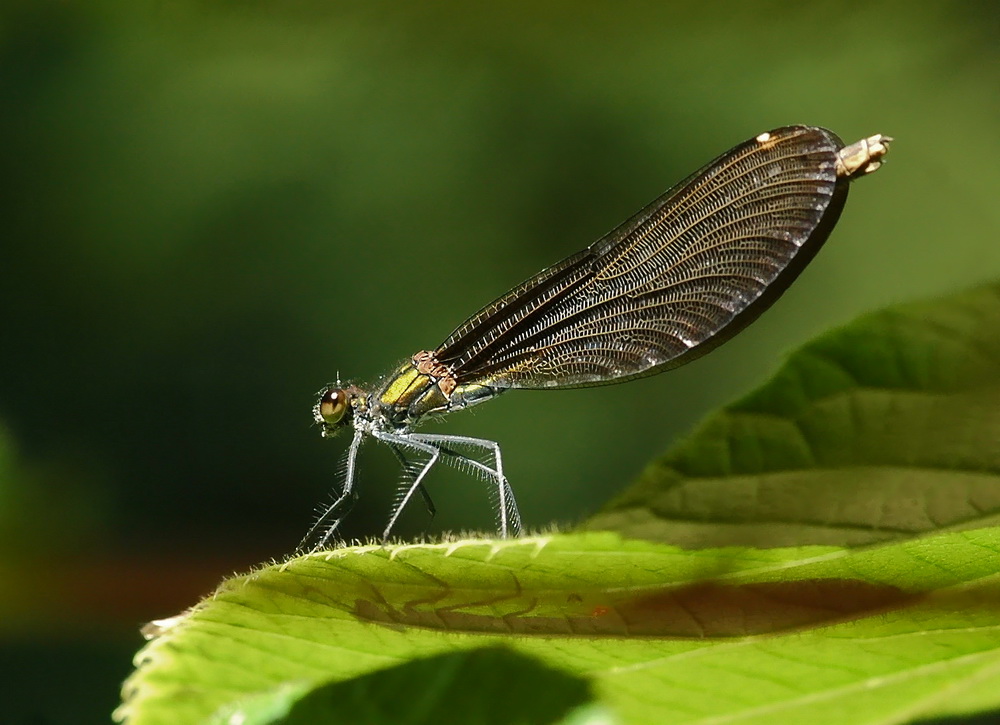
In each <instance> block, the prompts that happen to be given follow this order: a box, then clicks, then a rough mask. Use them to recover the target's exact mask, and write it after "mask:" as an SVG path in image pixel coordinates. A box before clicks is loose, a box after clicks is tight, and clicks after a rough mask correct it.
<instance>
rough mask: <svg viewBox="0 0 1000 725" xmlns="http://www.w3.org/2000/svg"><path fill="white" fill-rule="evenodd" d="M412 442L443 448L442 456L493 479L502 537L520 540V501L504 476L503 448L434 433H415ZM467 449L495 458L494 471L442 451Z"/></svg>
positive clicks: (483, 442) (487, 441)
mask: <svg viewBox="0 0 1000 725" xmlns="http://www.w3.org/2000/svg"><path fill="white" fill-rule="evenodd" d="M410 438H411V439H415V440H418V441H422V442H424V443H428V444H430V445H433V446H435V447H437V448H440V449H441V450H442V452H443V453H446V454H447V455H449V456H452V457H455V458H460V459H464V461H465V462H467V463H468V464H469V465H471V466H472V467H473V468H475V469H477V470H479V471H482V472H483V473H485V474H486V475H487V476H488V477H490V478H492V479H493V480H494V481H495V482H496V485H497V499H498V508H499V510H498V511H497V516H498V518H499V524H500V537H501V538H503V539H506V538H507V536H508V535H510V536H517V535H518V534H519V533H520V532H521V514H520V512H519V511H518V509H517V501H516V500H515V499H514V491H513V489H511V487H510V483H508V481H507V477H506V476H504V474H503V458H502V457H501V455H500V444H499V443H497V442H496V441H491V440H487V439H485V438H471V437H469V436H457V435H441V434H434V433H413V434H411V435H410ZM448 444H451V445H460V446H461V445H465V446H471V447H473V448H480V449H482V450H485V451H489V452H491V453H492V454H493V464H494V468H490V467H489V466H486V465H483V464H482V463H480V462H479V461H477V460H475V459H472V458H469V457H468V456H463V455H462V454H460V453H457V452H455V451H452V450H449V449H447V448H443V447H442V446H443V445H448Z"/></svg>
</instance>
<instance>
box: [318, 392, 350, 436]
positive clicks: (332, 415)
mask: <svg viewBox="0 0 1000 725" xmlns="http://www.w3.org/2000/svg"><path fill="white" fill-rule="evenodd" d="M359 396H361V391H360V390H359V389H358V388H357V387H355V386H353V385H350V386H348V387H346V388H342V387H340V386H339V385H336V386H335V385H329V386H327V387H325V388H323V390H321V391H320V394H319V400H317V401H316V405H314V406H313V418H314V419H315V420H316V422H317V423H319V424H320V425H321V426H322V427H323V435H324V436H332V435H335V434H336V433H337V432H338V431H339V430H340V429H341V428H343V427H344V426H345V425H346V424H347V423H349V422H350V420H351V416H352V415H353V414H354V408H355V407H356V405H357V402H358V400H359Z"/></svg>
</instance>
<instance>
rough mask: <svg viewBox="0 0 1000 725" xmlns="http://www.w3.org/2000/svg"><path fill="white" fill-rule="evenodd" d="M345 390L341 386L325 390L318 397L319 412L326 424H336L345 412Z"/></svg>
mask: <svg viewBox="0 0 1000 725" xmlns="http://www.w3.org/2000/svg"><path fill="white" fill-rule="evenodd" d="M348 405H349V403H348V401H347V391H345V390H343V389H341V388H335V389H333V390H327V391H326V392H325V393H323V397H321V398H320V399H319V414H320V417H321V418H323V420H324V421H326V424H327V425H337V423H339V422H340V421H341V420H342V419H343V418H344V413H346V412H347V407H348Z"/></svg>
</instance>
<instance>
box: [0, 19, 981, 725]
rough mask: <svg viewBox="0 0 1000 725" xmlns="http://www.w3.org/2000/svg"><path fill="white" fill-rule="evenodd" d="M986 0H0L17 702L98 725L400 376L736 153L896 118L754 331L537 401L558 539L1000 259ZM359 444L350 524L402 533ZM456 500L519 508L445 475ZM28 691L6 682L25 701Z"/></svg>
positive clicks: (515, 472) (471, 416)
mask: <svg viewBox="0 0 1000 725" xmlns="http://www.w3.org/2000/svg"><path fill="white" fill-rule="evenodd" d="M998 39H1000V6H997V5H996V4H995V3H990V2H985V1H983V2H978V3H975V2H964V3H958V2H956V3H941V2H929V3H921V4H915V3H905V2H866V3H845V4H842V5H830V4H822V5H820V4H811V3H800V2H759V3H747V4H743V3H740V4H737V3H719V4H716V3H694V4H692V3H669V2H668V3H632V2H625V3H607V4H592V3H581V2H574V3H547V4H544V5H539V4H538V3H528V2H509V3H502V4H493V5H488V4H480V3H474V4H473V3H470V4H466V5H464V6H455V5H451V4H445V3H434V2H432V3H419V4H416V3H415V4H403V3H388V2H368V3H320V2H309V1H300V2H291V3H283V4H280V7H279V6H277V5H275V6H271V5H270V4H267V3H253V2H248V3H233V2H230V3H199V2H194V1H192V0H177V1H175V2H169V3H166V2H160V3H150V2H135V1H133V2H111V1H110V0H106V1H104V2H88V3H83V2H52V1H49V0H46V1H39V0H30V1H28V0H25V1H23V2H8V3H5V4H4V5H3V8H2V10H0V159H2V171H3V174H2V178H0V183H2V185H3V188H2V194H0V240H2V241H0V249H2V256H0V347H2V353H0V363H2V366H3V367H2V370H0V375H2V381H3V384H2V386H0V426H2V436H0V546H2V547H3V554H4V558H3V562H2V566H3V573H2V586H0V668H2V670H3V671H2V672H0V680H2V681H3V682H4V683H5V690H6V691H7V693H8V695H7V696H6V698H5V699H6V700H7V701H8V703H12V705H10V706H12V707H13V710H12V714H11V718H12V719H11V718H8V717H6V716H2V717H0V719H3V720H4V721H5V722H33V723H48V722H74V723H82V722H105V721H106V720H107V717H108V713H109V712H110V710H111V708H112V707H113V706H114V704H115V702H116V700H117V694H118V693H117V689H118V686H119V683H120V681H121V679H122V678H123V677H124V676H125V675H126V674H127V673H128V671H129V669H130V664H129V657H130V655H131V653H132V652H133V651H134V650H135V649H136V648H137V647H138V646H139V644H140V639H139V637H138V635H137V629H138V627H139V625H140V624H141V623H142V622H144V621H146V620H149V619H151V618H155V617H162V616H167V615H170V614H173V613H175V612H177V611H178V610H180V609H181V608H183V607H185V606H188V605H189V604H192V603H193V602H194V601H196V599H197V597H198V596H199V595H200V594H204V593H207V592H208V591H210V590H211V588H212V587H213V586H214V584H215V583H216V582H217V581H218V580H219V579H220V578H221V577H222V576H224V575H227V574H229V573H231V572H232V571H234V570H242V569H245V568H247V567H248V566H250V565H252V564H254V563H256V562H259V561H262V560H264V559H267V558H269V557H281V556H282V555H284V554H285V553H287V552H289V551H290V550H291V549H292V548H293V547H294V545H295V544H296V542H297V541H298V539H299V537H300V536H301V535H302V534H303V533H304V531H305V529H306V528H307V526H308V524H309V523H310V521H311V517H312V516H313V510H314V508H315V507H316V505H317V504H318V503H319V502H322V501H326V500H328V498H329V496H330V493H329V492H330V490H331V488H332V486H333V485H334V484H335V482H336V479H335V476H334V473H335V470H336V463H337V460H338V458H339V456H340V455H341V453H342V451H343V449H344V445H345V441H343V440H334V441H326V440H322V439H320V438H319V436H318V431H317V430H316V429H315V428H314V427H313V426H312V423H311V419H310V407H311V405H312V403H313V394H314V391H316V390H317V389H318V388H320V387H321V386H322V385H323V384H324V383H326V382H329V381H331V380H334V379H335V378H336V377H337V375H338V372H339V374H340V375H341V376H342V377H343V378H344V379H345V380H354V381H358V382H362V381H369V382H370V381H374V380H377V379H378V377H379V376H380V375H382V374H384V373H385V372H387V371H388V370H390V369H391V368H392V367H393V366H394V365H395V364H396V363H397V361H399V360H401V359H403V358H405V357H408V356H409V355H411V354H412V353H414V352H415V351H417V350H421V349H425V348H433V347H434V346H436V345H437V344H438V343H439V342H441V341H442V340H443V339H444V337H445V336H446V335H447V334H448V333H449V332H450V331H451V329H452V328H453V327H454V326H455V325H457V324H458V323H459V322H461V321H462V320H463V319H464V318H465V317H466V316H468V315H469V314H471V313H473V312H474V311H476V310H477V309H478V308H479V307H480V306H482V305H483V304H485V303H486V302H489V301H490V300H491V299H493V298H494V297H496V296H497V295H499V294H500V293H502V292H504V291H506V290H507V289H508V288H510V287H512V286H514V285H515V284H516V283H519V282H520V281H521V280H522V279H524V278H526V277H527V276H529V275H531V274H533V273H535V272H537V271H538V270H540V269H541V268H542V267H544V266H546V265H548V264H551V263H553V262H555V261H557V260H558V259H560V258H562V257H563V256H565V255H567V254H569V253H571V252H574V251H576V250H578V249H579V248H582V247H583V246H585V245H587V244H589V243H590V242H591V241H593V240H594V239H595V238H597V237H598V236H600V235H601V234H603V233H604V232H606V231H607V230H609V229H610V228H612V227H613V226H615V225H616V224H617V223H618V222H620V221H621V220H622V219H624V218H625V217H627V216H629V215H630V214H631V213H632V212H634V211H635V210H636V209H638V208H639V207H640V206H642V205H643V204H645V203H646V202H647V201H649V200H650V199H651V198H653V197H654V196H656V195H657V194H659V193H660V192H661V191H662V190H663V189H665V188H667V187H669V186H670V185H672V184H673V183H674V182H676V181H677V180H679V179H680V178H682V177H684V176H685V175H687V174H688V173H689V172H691V171H693V170H694V169H696V168H698V167H699V166H701V165H702V164H704V163H706V162H707V161H709V160H710V159H712V158H713V157H715V156H716V155H718V154H719V153H722V152H723V151H725V150H727V149H728V148H729V147H730V146H732V145H734V144H736V143H738V142H740V141H742V140H744V139H746V138H749V137H751V136H754V135H756V134H758V133H760V132H761V131H764V130H767V129H770V128H773V127H776V126H781V125H786V124H790V123H808V124H815V125H823V126H826V127H829V128H831V129H833V130H834V131H836V132H837V133H838V134H840V135H841V136H842V137H843V138H844V140H845V141H847V142H851V141H854V140H856V139H857V138H860V137H862V136H867V135H869V134H873V133H877V132H881V133H887V134H890V135H892V136H894V137H896V139H897V142H896V144H895V146H894V148H893V153H892V155H891V157H890V163H889V165H888V166H886V168H885V169H883V170H882V171H880V172H879V173H878V174H877V175H876V176H875V177H872V178H871V179H865V180H863V181H862V182H860V183H858V184H857V185H856V186H855V188H854V189H853V192H852V195H851V197H852V198H851V200H850V201H849V203H848V205H847V209H846V211H845V214H844V216H843V218H842V220H841V223H840V225H839V227H838V229H837V230H836V231H835V232H834V234H833V235H832V237H831V239H830V241H829V242H828V244H827V246H826V248H825V249H824V250H823V252H822V253H821V254H820V255H819V257H818V258H817V260H816V261H815V262H814V263H813V264H812V265H811V267H810V268H809V269H807V270H806V271H805V273H804V274H803V275H802V277H801V278H800V280H799V282H798V283H797V284H796V285H794V286H793V288H792V289H791V290H790V292H789V293H788V294H787V295H786V296H785V297H784V298H783V299H782V301H781V302H779V303H778V304H777V305H776V306H775V307H774V308H773V309H772V310H771V311H770V312H769V313H768V314H766V315H765V316H764V317H763V318H762V319H761V320H760V322H758V323H757V324H755V325H754V326H753V327H751V328H750V329H749V330H747V331H746V332H744V333H743V334H742V335H741V336H739V337H738V338H737V339H735V340H734V341H733V342H731V343H729V344H727V345H726V346H725V347H723V348H722V349H720V350H718V351H717V352H715V353H713V354H712V355H711V356H709V357H707V358H704V359H702V360H700V361H698V362H696V363H694V364H692V365H690V366H688V367H685V368H682V369H680V370H677V371H675V372H671V373H669V374H667V375H663V376H659V377H654V378H649V379H645V380H640V381H636V382H633V383H630V384H628V385H625V386H617V387H609V388H599V389H591V390H579V391H561V392H540V393H536V392H515V393H511V394H509V395H506V396H504V397H502V398H500V399H499V400H498V401H496V402H493V403H491V404H490V405H487V406H483V407H481V408H477V409H476V410H475V411H470V412H468V413H465V414H462V415H460V416H456V417H454V418H451V419H449V420H447V421H445V422H444V423H443V424H441V425H439V426H436V428H437V430H440V431H442V432H446V431H453V432H459V433H465V434H468V435H476V436H483V437H486V438H491V439H495V440H499V441H501V442H502V444H503V449H504V452H505V463H506V467H507V471H508V475H509V477H510V480H511V482H512V484H513V486H514V488H515V491H516V492H517V495H518V501H519V502H520V505H521V511H522V514H523V516H524V519H525V522H526V524H527V525H528V526H529V527H534V528H538V527H543V526H546V525H548V524H549V523H550V522H553V521H559V522H572V521H575V520H578V519H579V518H581V517H583V516H585V515H587V513H588V512H591V511H593V510H594V509H595V508H596V507H597V506H599V505H600V503H601V502H602V501H604V500H605V499H607V498H608V497H609V496H611V495H612V494H613V493H614V492H616V491H618V490H619V489H620V488H621V487H622V486H624V485H625V484H627V483H628V482H629V480H630V479H632V477H633V476H634V475H635V474H636V473H637V472H638V471H639V470H640V469H641V468H642V466H643V464H644V463H645V462H646V461H648V460H649V459H650V458H652V457H653V456H654V455H656V454H657V453H659V452H661V451H663V450H664V449H665V448H666V447H667V446H668V445H669V444H670V443H671V441H673V440H675V439H676V438H677V437H678V436H679V435H682V434H683V432H684V431H686V430H688V429H689V428H690V427H691V426H692V425H693V424H694V423H695V422H697V421H698V419H700V418H701V417H702V416H704V415H705V414H706V412H708V411H709V410H711V409H712V408H713V407H715V406H718V405H719V404H721V403H724V402H726V401H727V400H730V399H732V398H733V397H734V396H737V395H739V394H740V393H742V392H744V391H746V390H747V389H748V388H750V387H751V386H752V385H754V384H755V383H756V382H759V381H761V380H762V379H764V378H765V377H766V376H767V375H768V374H769V373H770V372H771V371H773V370H774V369H775V367H776V366H777V365H778V364H779V362H780V360H781V358H782V355H783V353H784V352H785V351H787V350H788V349H789V348H791V347H792V346H794V345H796V344H798V343H800V342H802V341H804V340H806V339H807V338H809V337H810V336H811V335H813V334H815V333H817V332H819V331H821V330H823V329H825V328H827V327H829V326H831V325H835V324H838V323H841V322H844V321H846V320H848V319H850V318H851V317H853V316H855V315H857V314H858V313H860V312H863V311H865V310H868V309H871V308H874V307H879V306H882V305H885V304H889V303H892V302H897V301H901V300H907V299H911V298H914V297H919V296H926V295H931V294H936V293H941V292H945V291H948V290H953V289H955V288H958V287H961V286H963V285H968V284H972V283H974V282H977V281H982V280H987V279H995V278H996V277H997V276H998V275H1000V244H998V235H997V231H998V230H1000V204H998V203H997V198H998V195H1000V163H998V161H1000V133H998V131H1000V43H998ZM396 480H397V473H396V467H395V461H394V459H393V458H392V456H391V455H390V454H389V453H388V451H386V450H385V449H382V448H380V447H378V446H374V445H370V446H368V447H367V448H366V449H365V451H364V453H363V462H362V467H361V481H360V485H361V486H362V493H363V497H362V499H361V501H360V502H359V504H358V506H357V508H356V510H355V513H354V515H353V516H352V518H351V519H349V521H348V523H347V526H346V528H345V533H346V534H347V535H349V536H358V537H363V536H369V535H372V534H375V533H376V532H378V531H380V530H381V528H382V525H383V524H384V521H385V516H386V513H387V511H388V506H389V502H390V498H391V495H392V493H393V490H394V484H395V481H396ZM428 483H429V486H430V489H431V492H432V493H433V495H434V498H435V501H436V503H437V505H438V516H437V518H436V519H435V520H434V521H433V522H429V521H428V518H427V516H426V514H425V513H424V512H422V511H421V510H420V507H419V506H414V507H413V510H412V511H411V512H410V515H409V516H407V517H406V518H405V521H404V524H403V526H402V527H401V528H400V529H399V533H400V534H401V535H408V536H412V535H415V534H418V533H420V532H424V531H426V532H428V533H435V532H439V531H442V530H455V529H463V528H470V529H487V530H488V529H489V528H490V527H492V525H493V522H492V514H491V513H490V509H489V506H488V502H487V497H486V495H485V494H484V490H483V488H482V485H481V484H479V483H476V482H475V481H471V480H470V479H468V478H466V477H464V476H462V475H461V474H458V473H456V472H454V471H450V470H445V469H440V470H436V471H435V472H434V474H433V477H432V479H431V480H430V481H429V482H428ZM11 698H13V699H11Z"/></svg>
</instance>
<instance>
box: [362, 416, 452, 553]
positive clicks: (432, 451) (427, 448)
mask: <svg viewBox="0 0 1000 725" xmlns="http://www.w3.org/2000/svg"><path fill="white" fill-rule="evenodd" d="M372 435H374V436H375V437H376V438H378V439H379V440H381V441H385V442H386V443H388V444H389V445H390V446H392V445H398V446H401V447H403V448H412V449H414V450H418V451H423V452H424V453H426V454H427V455H428V456H429V458H428V460H427V463H425V464H424V466H423V468H421V469H420V473H418V474H417V475H416V476H415V477H414V478H413V483H411V484H410V487H409V488H408V489H407V490H406V493H405V494H404V495H403V496H402V497H400V498H399V500H398V501H396V503H395V505H394V506H393V508H392V514H391V515H390V516H389V523H388V524H386V526H385V531H383V532H382V541H383V542H385V540H386V539H388V538H389V532H391V531H392V527H393V526H395V525H396V521H397V520H398V519H399V515H400V514H401V513H402V512H403V509H404V508H406V504H408V503H409V502H410V499H411V498H412V497H413V492H414V491H417V490H419V489H420V487H421V485H422V484H423V480H424V476H426V475H427V472H428V471H429V470H431V468H432V467H433V466H434V464H435V463H437V460H438V457H439V456H440V455H441V453H440V451H438V449H437V446H433V445H430V444H429V443H424V442H422V441H416V440H413V438H412V436H410V435H400V434H396V433H386V432H384V431H373V432H372Z"/></svg>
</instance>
